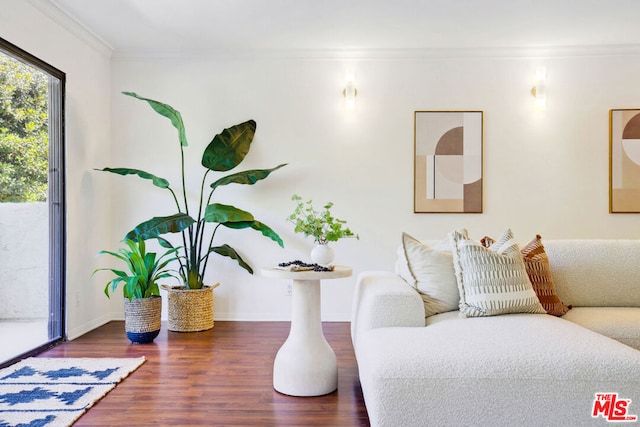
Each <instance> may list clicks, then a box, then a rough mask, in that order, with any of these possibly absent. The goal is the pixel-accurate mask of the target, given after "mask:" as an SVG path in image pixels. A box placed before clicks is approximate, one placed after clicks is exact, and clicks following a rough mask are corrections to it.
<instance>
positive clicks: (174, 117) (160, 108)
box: [122, 92, 189, 147]
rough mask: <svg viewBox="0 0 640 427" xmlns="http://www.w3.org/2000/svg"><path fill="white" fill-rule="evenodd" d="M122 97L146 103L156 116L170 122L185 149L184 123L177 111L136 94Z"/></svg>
mask: <svg viewBox="0 0 640 427" xmlns="http://www.w3.org/2000/svg"><path fill="white" fill-rule="evenodd" d="M122 93H123V94H124V95H127V96H132V97H134V98H136V99H139V100H141V101H147V102H148V103H149V105H151V108H153V109H154V110H155V111H156V112H157V113H158V114H160V115H162V116H164V117H166V118H168V119H169V120H171V124H172V125H173V127H175V128H176V129H177V130H178V139H179V140H180V145H182V146H183V147H186V146H187V145H189V144H187V134H186V132H185V129H184V123H183V122H182V115H181V114H180V112H179V111H178V110H176V109H175V108H173V107H172V106H170V105H168V104H163V103H162V102H158V101H154V100H153V99H149V98H144V97H142V96H140V95H138V94H137V93H134V92H122Z"/></svg>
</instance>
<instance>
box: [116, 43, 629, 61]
mask: <svg viewBox="0 0 640 427" xmlns="http://www.w3.org/2000/svg"><path fill="white" fill-rule="evenodd" d="M637 55H640V44H624V45H598V46H595V45H594V46H534V47H497V48H494V47H491V48H488V47H482V48H425V49H334V50H331V49H308V50H302V49H240V50H207V49H129V50H115V51H114V52H113V55H112V57H113V59H114V60H117V61H120V60H123V61H129V60H137V59H138V60H146V59H158V60H162V59H171V60H174V59H189V60H194V59H199V60H247V59H265V60H268V59H280V60H282V59H290V60H309V61H314V60H317V61H344V60H350V61H394V60H397V61H404V60H437V59H474V58H475V59H485V58H493V59H500V58H503V59H508V58H515V59H518V58H521V59H529V58H554V57H558V58H560V57H588V56H637Z"/></svg>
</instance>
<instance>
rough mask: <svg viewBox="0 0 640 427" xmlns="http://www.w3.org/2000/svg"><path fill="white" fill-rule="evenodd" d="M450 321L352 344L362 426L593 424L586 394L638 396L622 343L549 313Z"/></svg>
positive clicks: (639, 359)
mask: <svg viewBox="0 0 640 427" xmlns="http://www.w3.org/2000/svg"><path fill="white" fill-rule="evenodd" d="M453 314H454V313H443V314H438V315H436V316H432V317H431V318H429V319H427V321H428V322H429V321H432V322H433V323H432V324H430V325H429V326H427V327H424V328H381V329H374V330H370V331H367V332H366V333H365V334H364V335H363V336H362V337H361V339H360V341H359V346H358V348H357V350H356V356H357V359H358V366H359V370H360V382H361V384H362V390H363V394H364V398H365V401H366V405H367V411H369V415H370V419H371V425H378V426H394V427H395V426H410V425H411V426H414V425H415V426H418V425H434V426H435V425H437V426H459V425H474V426H477V425H483V426H485V425H486V426H490V425H494V426H496V425H513V426H515V425H517V426H542V425H580V426H584V425H593V424H596V425H600V424H606V423H603V420H601V419H598V420H595V419H593V418H591V414H592V407H593V399H594V394H595V393H597V392H607V391H615V392H617V393H620V396H621V397H624V398H630V399H634V400H633V401H634V402H636V400H635V399H638V398H639V397H640V396H639V395H638V393H639V391H640V390H639V389H638V384H640V352H638V351H636V350H633V349H631V348H629V347H628V346H625V345H623V344H620V343H618V342H615V341H613V340H611V339H609V338H607V337H605V336H602V335H600V334H597V333H595V332H593V331H589V330H587V329H585V328H582V327H579V326H578V325H575V324H572V323H571V322H567V321H565V320H562V319H560V318H557V317H554V316H539V315H534V314H512V315H506V316H495V317H478V318H471V319H461V318H458V317H456V316H454V315H453ZM638 401H640V400H638ZM633 405H635V403H633ZM632 413H633V414H634V415H635V414H638V406H634V407H633V412H632ZM598 423H600V424H598Z"/></svg>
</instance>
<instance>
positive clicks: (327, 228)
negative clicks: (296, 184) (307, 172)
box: [287, 194, 360, 245]
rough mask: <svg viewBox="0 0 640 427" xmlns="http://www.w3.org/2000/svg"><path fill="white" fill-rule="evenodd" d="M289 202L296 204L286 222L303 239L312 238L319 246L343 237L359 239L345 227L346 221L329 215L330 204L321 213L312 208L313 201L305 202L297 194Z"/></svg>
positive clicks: (331, 204) (331, 205)
mask: <svg viewBox="0 0 640 427" xmlns="http://www.w3.org/2000/svg"><path fill="white" fill-rule="evenodd" d="M291 200H293V201H294V202H296V208H295V210H294V211H293V213H292V214H291V215H289V217H288V218H287V220H288V221H289V222H292V223H293V224H294V225H295V228H294V229H293V230H294V231H295V232H296V233H303V234H304V235H305V237H307V236H313V239H314V241H315V242H316V243H319V244H321V245H324V244H327V243H328V242H336V241H338V239H342V238H344V237H355V238H356V239H359V238H360V237H359V236H358V235H357V234H354V233H353V232H352V231H351V229H349V227H347V226H346V224H347V221H345V220H342V219H338V218H336V217H334V216H333V215H332V214H331V208H332V207H333V203H332V202H328V203H326V204H325V205H324V207H323V210H322V211H317V210H315V209H314V208H313V200H307V201H306V202H305V201H303V200H302V197H300V196H298V195H297V194H294V195H293V196H292V197H291Z"/></svg>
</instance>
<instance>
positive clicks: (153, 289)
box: [92, 238, 180, 301]
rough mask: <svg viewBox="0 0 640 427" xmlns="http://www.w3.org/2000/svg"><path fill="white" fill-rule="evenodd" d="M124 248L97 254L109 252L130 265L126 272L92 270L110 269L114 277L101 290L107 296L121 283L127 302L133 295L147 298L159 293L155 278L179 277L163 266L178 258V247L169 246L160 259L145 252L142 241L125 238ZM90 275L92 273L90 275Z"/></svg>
mask: <svg viewBox="0 0 640 427" xmlns="http://www.w3.org/2000/svg"><path fill="white" fill-rule="evenodd" d="M123 242H124V243H125V244H126V245H127V247H126V248H120V249H118V252H110V251H100V252H98V255H103V254H107V255H111V256H114V257H116V258H118V259H119V260H122V261H124V263H125V264H126V265H127V267H128V268H129V272H128V273H127V272H124V271H122V270H116V269H114V268H97V269H95V270H94V271H93V274H95V273H96V272H98V271H103V270H106V271H111V272H112V273H113V274H115V275H116V277H115V278H114V279H112V280H110V281H109V282H107V285H106V286H105V288H104V293H105V295H106V296H107V297H109V298H110V295H109V291H111V293H113V292H115V290H116V288H117V287H118V285H119V284H120V283H122V284H123V285H124V286H123V287H122V292H123V294H124V297H125V298H128V299H129V301H131V300H132V299H136V298H149V297H151V296H154V295H160V289H158V283H157V281H158V280H160V279H165V278H168V277H173V278H176V279H178V277H177V276H176V275H175V274H174V271H173V270H171V269H168V268H166V267H167V265H168V264H169V263H170V262H172V261H175V260H176V259H177V256H176V252H177V251H178V250H179V249H180V248H172V249H169V250H168V251H166V252H165V253H164V254H162V256H161V257H160V258H157V254H156V253H154V252H149V253H147V252H146V247H145V243H144V240H142V239H141V238H138V241H137V242H135V241H133V240H130V239H124V240H123ZM93 274H92V275H93Z"/></svg>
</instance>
